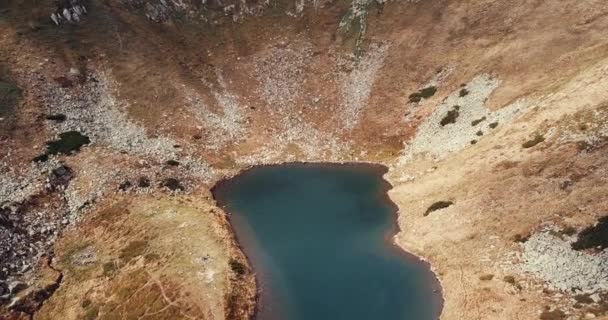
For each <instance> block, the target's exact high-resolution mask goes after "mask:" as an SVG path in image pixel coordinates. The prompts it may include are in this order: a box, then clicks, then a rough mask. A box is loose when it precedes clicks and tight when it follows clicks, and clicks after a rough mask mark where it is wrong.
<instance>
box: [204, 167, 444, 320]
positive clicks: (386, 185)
mask: <svg viewBox="0 0 608 320" xmlns="http://www.w3.org/2000/svg"><path fill="white" fill-rule="evenodd" d="M268 167H316V168H322V169H332V168H342V169H344V168H348V169H351V170H355V171H359V172H361V171H363V172H365V173H371V174H373V175H374V176H377V177H378V178H380V179H381V180H382V181H381V189H380V190H379V192H378V194H377V195H376V197H378V198H379V199H380V201H382V203H384V204H385V205H387V206H388V207H389V208H390V211H391V215H392V217H391V227H390V229H389V230H387V231H386V233H385V235H384V242H385V244H386V245H387V248H388V249H389V250H390V251H393V252H394V253H395V254H397V255H398V256H400V257H402V258H403V259H404V260H406V261H407V262H408V263H411V264H414V265H418V266H423V268H424V269H425V270H427V271H426V272H425V275H426V276H428V279H425V281H428V283H430V284H431V288H432V289H433V296H432V299H433V300H432V304H433V306H432V309H433V314H434V318H436V319H439V318H440V315H441V312H442V310H443V305H444V298H443V288H442V286H441V282H440V280H439V278H438V276H437V275H436V274H435V272H434V271H433V268H432V266H431V264H430V263H429V262H428V261H427V260H425V259H424V258H423V257H419V256H417V255H415V254H413V253H410V252H408V251H406V250H405V249H404V248H403V247H401V246H399V245H398V244H397V242H396V241H395V237H396V235H397V234H398V233H400V232H401V231H402V230H401V229H400V227H399V223H398V218H399V210H398V207H397V205H396V204H395V203H394V202H393V201H392V199H391V198H390V196H389V193H388V192H389V191H390V190H391V189H392V188H393V186H392V185H391V183H390V182H389V181H387V180H386V179H385V178H384V175H385V174H386V173H387V172H388V168H387V167H386V166H384V165H382V164H377V163H367V162H344V163H339V162H338V163H335V162H285V163H276V164H261V165H251V166H247V167H245V168H242V169H241V170H239V171H238V172H236V173H235V174H234V175H230V176H226V177H224V178H222V179H220V180H218V181H217V182H216V183H215V184H214V185H213V187H212V188H211V189H210V191H211V194H212V196H213V200H214V201H215V202H216V206H217V207H218V208H220V209H221V210H222V211H223V212H224V213H225V215H226V219H227V220H228V222H229V224H230V228H231V230H230V231H231V233H232V234H233V236H234V238H235V240H236V243H237V246H238V247H239V249H240V250H241V252H242V253H243V254H244V255H245V257H246V259H247V263H248V264H249V268H250V269H251V271H252V272H253V274H254V277H255V284H256V295H255V302H254V310H253V315H252V316H251V319H258V314H259V311H260V307H261V305H260V302H261V301H260V299H261V288H262V284H263V280H262V279H260V274H261V273H257V272H256V268H255V267H254V264H255V263H253V261H254V258H253V257H251V256H250V255H249V254H248V253H247V252H246V251H245V250H244V245H243V241H247V240H246V239H243V237H239V236H238V235H237V234H236V229H235V223H237V222H236V221H235V220H234V218H233V214H232V213H231V212H230V211H229V210H228V208H227V205H226V203H227V202H226V201H225V200H226V194H222V193H220V192H219V191H218V190H222V189H224V188H226V189H229V188H230V187H226V186H227V185H228V186H230V185H231V184H234V183H235V182H238V181H239V180H240V178H242V177H244V176H247V175H250V174H253V173H255V172H256V171H257V170H258V169H262V168H268Z"/></svg>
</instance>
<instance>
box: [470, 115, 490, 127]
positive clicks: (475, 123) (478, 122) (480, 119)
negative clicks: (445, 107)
mask: <svg viewBox="0 0 608 320" xmlns="http://www.w3.org/2000/svg"><path fill="white" fill-rule="evenodd" d="M485 120H486V117H485V116H483V117H481V118H479V119H477V120H473V121H471V126H473V127H474V126H476V125H478V124H480V123H481V122H482V121H485Z"/></svg>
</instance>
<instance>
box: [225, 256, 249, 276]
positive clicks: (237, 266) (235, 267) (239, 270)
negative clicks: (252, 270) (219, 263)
mask: <svg viewBox="0 0 608 320" xmlns="http://www.w3.org/2000/svg"><path fill="white" fill-rule="evenodd" d="M229 263H230V269H231V270H232V272H234V273H235V274H236V275H237V276H239V277H241V276H243V275H245V273H247V267H246V266H245V265H244V264H242V263H241V262H239V261H237V260H234V259H231V260H230V262H229Z"/></svg>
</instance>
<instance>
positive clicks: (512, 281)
mask: <svg viewBox="0 0 608 320" xmlns="http://www.w3.org/2000/svg"><path fill="white" fill-rule="evenodd" d="M502 280H504V282H506V283H510V284H515V277H514V276H505V277H504V278H503V279H502Z"/></svg>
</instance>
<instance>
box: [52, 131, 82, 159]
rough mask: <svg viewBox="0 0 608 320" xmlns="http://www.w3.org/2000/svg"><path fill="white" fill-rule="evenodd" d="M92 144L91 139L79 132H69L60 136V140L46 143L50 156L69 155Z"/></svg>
mask: <svg viewBox="0 0 608 320" xmlns="http://www.w3.org/2000/svg"><path fill="white" fill-rule="evenodd" d="M89 143H91V140H89V137H87V136H85V135H83V134H82V133H80V132H78V131H68V132H64V133H61V134H60V135H59V140H53V141H49V142H47V143H46V146H47V152H48V154H60V153H61V154H67V155H70V154H72V153H74V152H77V151H80V148H81V147H82V146H84V145H87V144H89Z"/></svg>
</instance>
